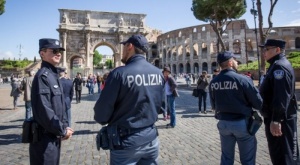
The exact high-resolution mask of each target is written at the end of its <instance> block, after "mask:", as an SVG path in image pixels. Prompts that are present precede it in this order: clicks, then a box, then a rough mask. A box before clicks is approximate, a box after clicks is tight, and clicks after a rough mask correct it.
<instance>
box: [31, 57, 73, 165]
mask: <svg viewBox="0 0 300 165" xmlns="http://www.w3.org/2000/svg"><path fill="white" fill-rule="evenodd" d="M31 102H32V112H33V118H34V120H35V121H36V122H37V123H38V124H39V129H40V137H39V141H38V142H37V143H30V146H29V153H30V164H32V165H33V164H37V165H40V164H51V165H54V164H59V158H60V146H61V137H63V136H64V135H65V133H66V127H68V122H67V118H66V113H65V110H66V106H65V101H64V95H63V89H62V86H61V84H60V82H59V78H58V71H57V68H55V67H54V66H53V65H51V64H49V63H47V62H45V61H43V62H42V65H41V69H40V70H39V71H38V72H37V74H36V75H35V77H34V80H33V83H32V89H31Z"/></svg>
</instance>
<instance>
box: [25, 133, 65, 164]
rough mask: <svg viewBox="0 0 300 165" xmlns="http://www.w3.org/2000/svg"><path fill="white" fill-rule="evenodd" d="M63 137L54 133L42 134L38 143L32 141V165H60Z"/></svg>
mask: <svg viewBox="0 0 300 165" xmlns="http://www.w3.org/2000/svg"><path fill="white" fill-rule="evenodd" d="M60 148H61V139H60V138H57V137H56V136H55V135H52V134H45V133H43V134H41V139H40V141H38V142H37V143H30V145H29V158H30V165H41V164H43V165H58V164H59V159H60Z"/></svg>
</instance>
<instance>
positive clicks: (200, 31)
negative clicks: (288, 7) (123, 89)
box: [57, 9, 300, 75]
mask: <svg viewBox="0 0 300 165" xmlns="http://www.w3.org/2000/svg"><path fill="white" fill-rule="evenodd" d="M59 12H60V23H59V28H58V29H57V31H58V32H59V36H60V40H61V41H62V43H63V47H64V48H66V51H65V52H64V54H63V58H62V62H61V64H60V65H61V66H63V67H66V68H68V69H72V68H73V67H74V66H73V61H80V63H82V64H80V65H77V64H76V67H78V66H79V67H80V68H81V69H82V70H81V71H82V72H83V73H84V74H85V75H88V74H89V73H93V54H94V51H95V49H96V48H97V47H99V46H102V45H105V46H108V47H110V48H111V49H112V51H113V56H114V63H115V67H118V66H120V65H122V64H121V53H122V48H123V46H122V45H120V44H119V42H121V41H123V40H126V39H127V38H129V37H130V36H131V35H132V34H136V33H141V34H143V35H145V36H146V38H147V39H148V41H149V43H150V47H151V49H150V50H149V51H148V53H147V60H148V61H149V62H151V63H152V64H153V65H155V66H157V67H160V68H162V67H163V66H165V65H168V66H170V68H171V70H172V72H173V73H199V72H202V71H203V70H206V71H208V73H212V70H213V69H215V68H217V62H216V55H217V47H216V41H217V36H216V34H215V32H214V31H213V29H212V27H211V26H210V25H209V24H204V25H198V26H192V27H185V28H181V29H176V30H173V31H170V32H167V33H164V34H162V33H161V31H159V30H155V29H151V28H149V27H147V26H146V22H145V17H146V15H145V14H133V13H121V12H118V13H115V12H99V11H90V10H69V9H59ZM222 37H223V39H224V42H225V46H226V49H227V50H230V51H233V52H234V53H235V55H236V56H237V57H238V58H237V60H238V62H239V63H246V62H247V61H248V62H252V61H255V60H257V47H256V39H255V32H254V29H250V28H249V27H248V25H247V22H246V20H236V21H232V22H231V23H230V24H228V25H227V27H226V32H225V33H224V34H223V36H222ZM258 37H259V36H258ZM269 38H280V39H284V40H285V41H286V42H287V45H286V51H287V52H289V51H295V50H298V51H300V27H299V26H297V27H274V28H272V31H271V34H270V35H269ZM258 41H259V38H258ZM78 58H79V59H80V60H78Z"/></svg>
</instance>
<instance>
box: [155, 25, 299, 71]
mask: <svg viewBox="0 0 300 165" xmlns="http://www.w3.org/2000/svg"><path fill="white" fill-rule="evenodd" d="M222 37H223V39H224V41H225V46H226V48H227V50H230V51H233V52H234V53H235V55H236V56H237V57H238V58H237V60H238V62H239V63H246V62H247V61H248V62H252V61H255V60H257V47H256V39H255V32H254V29H249V27H248V25H247V23H246V20H236V21H233V22H231V23H230V24H229V25H228V26H227V30H226V33H225V34H223V36H222ZM258 37H259V36H258ZM269 38H273V39H277V38H278V39H283V40H285V41H286V42H287V44H286V52H287V53H288V52H290V51H295V50H298V51H300V27H299V26H297V27H274V28H272V30H271V33H270V35H269ZM216 41H217V36H216V34H215V32H214V31H213V29H212V27H211V26H210V25H209V24H204V25H199V26H192V27H186V28H182V29H176V30H173V31H170V32H167V33H164V34H162V35H160V36H158V38H157V50H156V51H157V52H158V54H159V57H160V61H156V62H155V63H158V64H159V66H160V67H162V66H165V65H168V66H170V68H171V70H172V72H173V73H199V72H202V71H203V70H206V71H208V73H212V71H213V69H215V68H216V67H217V62H216V55H217V47H216ZM258 41H260V39H259V38H258Z"/></svg>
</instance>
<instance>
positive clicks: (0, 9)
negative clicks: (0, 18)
mask: <svg viewBox="0 0 300 165" xmlns="http://www.w3.org/2000/svg"><path fill="white" fill-rule="evenodd" d="M5 3H6V0H0V15H2V14H3V13H4V12H5Z"/></svg>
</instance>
